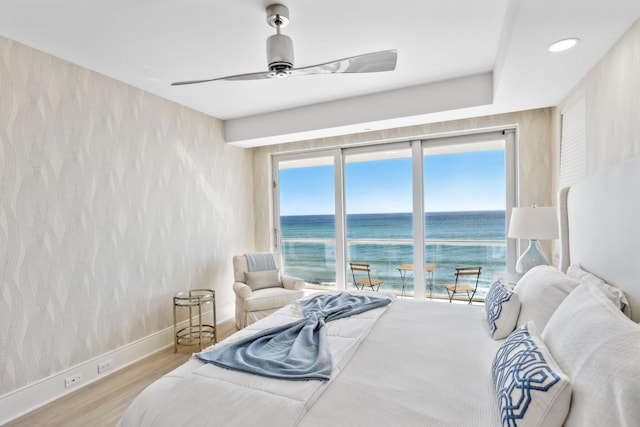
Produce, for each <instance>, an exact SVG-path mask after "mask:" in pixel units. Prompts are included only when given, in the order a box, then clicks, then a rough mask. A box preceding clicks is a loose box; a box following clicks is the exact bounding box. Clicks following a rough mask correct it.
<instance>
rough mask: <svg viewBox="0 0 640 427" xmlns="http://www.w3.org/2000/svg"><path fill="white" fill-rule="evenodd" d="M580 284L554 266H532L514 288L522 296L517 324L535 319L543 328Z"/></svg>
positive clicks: (541, 328)
mask: <svg viewBox="0 0 640 427" xmlns="http://www.w3.org/2000/svg"><path fill="white" fill-rule="evenodd" d="M579 284H580V282H578V281H577V280H574V279H571V278H569V277H567V275H566V274H564V273H563V272H561V271H560V270H558V269H556V268H554V267H551V266H548V265H539V266H537V267H534V268H532V269H531V270H529V271H528V272H527V273H526V274H525V275H524V276H522V278H521V279H520V280H519V281H518V284H517V285H516V287H515V288H514V291H515V292H516V293H517V294H518V296H519V297H520V314H519V315H518V322H517V323H516V326H522V325H524V324H525V323H527V322H528V321H529V320H533V321H534V323H535V324H536V327H537V328H538V329H539V330H543V329H544V327H545V325H546V324H547V322H548V321H549V318H550V317H551V315H552V314H553V312H554V311H555V310H556V308H558V306H559V305H560V303H561V302H562V300H564V299H565V298H566V297H567V295H569V293H570V292H571V291H572V290H574V289H575V288H576V287H577V286H578V285H579Z"/></svg>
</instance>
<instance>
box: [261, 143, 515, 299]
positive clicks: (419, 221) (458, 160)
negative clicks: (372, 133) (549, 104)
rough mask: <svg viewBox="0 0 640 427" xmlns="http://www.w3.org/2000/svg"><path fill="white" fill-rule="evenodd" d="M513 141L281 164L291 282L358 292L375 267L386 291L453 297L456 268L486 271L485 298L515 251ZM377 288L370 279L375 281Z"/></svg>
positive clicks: (280, 200)
mask: <svg viewBox="0 0 640 427" xmlns="http://www.w3.org/2000/svg"><path fill="white" fill-rule="evenodd" d="M514 145H515V142H514V132H513V131H510V132H509V131H499V132H487V133H480V134H474V135H463V136H455V137H446V138H433V139H425V140H422V141H411V142H409V141H407V142H397V143H386V144H378V145H372V146H363V147H353V148H342V149H335V150H327V151H324V152H314V153H296V154H281V155H277V156H274V163H273V165H274V172H275V173H274V189H275V191H274V196H273V200H274V213H275V215H274V218H275V221H274V231H275V236H276V238H275V241H276V249H277V250H281V252H282V253H283V256H284V261H285V268H286V271H287V274H291V275H295V276H298V277H301V278H303V279H305V281H306V282H307V284H308V286H311V287H316V288H329V289H345V288H353V287H354V283H355V282H357V281H358V280H360V279H362V278H364V277H367V276H366V273H365V272H358V271H356V272H355V274H354V272H353V271H352V269H351V268H350V263H359V264H368V265H369V268H370V276H371V279H374V280H380V281H381V282H382V283H381V286H380V290H387V291H391V292H395V293H397V294H398V295H404V296H407V297H413V296H415V297H416V298H420V299H421V298H424V297H425V296H427V297H429V296H433V297H443V296H445V295H446V291H445V288H444V287H443V284H445V283H450V282H451V281H452V280H453V278H454V271H455V267H456V266H471V265H479V266H482V267H483V274H482V276H481V284H480V290H479V292H478V297H480V298H483V297H484V295H485V293H486V290H487V289H488V286H489V284H490V282H491V276H492V274H493V272H496V271H508V268H509V266H511V265H512V264H513V263H514V260H515V258H516V257H515V247H513V248H512V247H511V244H510V243H509V242H508V240H507V239H506V225H507V224H508V221H509V213H510V210H511V207H512V206H514V205H515V147H514ZM367 278H368V277H367Z"/></svg>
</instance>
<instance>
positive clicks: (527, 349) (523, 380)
mask: <svg viewBox="0 0 640 427" xmlns="http://www.w3.org/2000/svg"><path fill="white" fill-rule="evenodd" d="M492 373H493V385H494V387H495V390H496V395H497V397H498V406H499V409H500V418H501V421H502V425H503V426H509V427H515V426H518V427H523V426H527V427H528V426H544V427H553V426H561V425H562V423H563V422H564V420H565V418H566V417H567V414H568V413H569V405H570V402H571V383H570V382H569V378H568V377H567V376H566V375H565V374H564V373H563V372H562V370H561V369H560V367H559V366H558V365H557V364H556V362H555V361H554V360H553V357H552V356H551V353H550V352H549V350H548V349H547V347H546V346H545V345H544V342H543V341H542V339H541V338H540V334H539V333H538V331H537V330H536V328H535V326H534V324H533V322H528V323H526V324H524V325H522V326H521V327H519V328H518V329H516V330H515V331H513V333H512V334H511V335H509V337H508V338H507V339H506V340H505V342H504V343H503V344H502V345H501V346H500V348H499V349H498V352H497V353H496V356H495V358H494V360H493V365H492Z"/></svg>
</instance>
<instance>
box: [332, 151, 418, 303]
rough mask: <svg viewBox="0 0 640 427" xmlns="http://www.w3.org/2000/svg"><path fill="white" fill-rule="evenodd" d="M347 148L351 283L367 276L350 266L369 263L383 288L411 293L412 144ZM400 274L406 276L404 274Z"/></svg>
mask: <svg viewBox="0 0 640 427" xmlns="http://www.w3.org/2000/svg"><path fill="white" fill-rule="evenodd" d="M375 148H377V149H373V148H372V147H366V148H354V149H349V150H344V162H345V165H344V170H345V174H344V176H345V186H344V188H345V191H344V193H345V201H346V202H345V210H346V219H347V221H346V226H347V227H346V234H347V261H348V263H347V267H348V268H349V270H348V278H347V282H348V283H349V285H350V286H351V287H353V286H354V283H357V282H358V281H359V280H361V279H365V278H368V276H367V274H366V273H364V272H359V271H357V270H356V271H354V270H352V269H351V268H350V265H349V263H351V262H355V263H361V264H368V265H369V267H370V269H371V272H370V277H371V279H372V280H380V281H381V282H382V283H381V285H380V289H381V290H390V291H394V292H397V293H402V292H403V286H402V285H403V281H402V278H403V277H404V278H405V282H406V283H404V285H405V287H404V292H405V294H410V295H413V282H412V279H411V278H412V275H411V274H405V273H406V271H399V270H398V267H399V266H401V265H403V264H411V263H413V227H412V214H411V210H412V185H411V179H412V168H411V148H410V146H409V144H408V143H399V144H388V145H383V146H378V147H375ZM400 273H402V274H403V276H400Z"/></svg>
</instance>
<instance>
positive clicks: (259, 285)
mask: <svg viewBox="0 0 640 427" xmlns="http://www.w3.org/2000/svg"><path fill="white" fill-rule="evenodd" d="M244 279H245V283H246V284H247V285H249V287H250V288H251V290H253V291H257V290H258V289H264V288H273V287H277V286H282V280H281V279H280V270H263V271H247V272H246V273H244Z"/></svg>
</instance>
